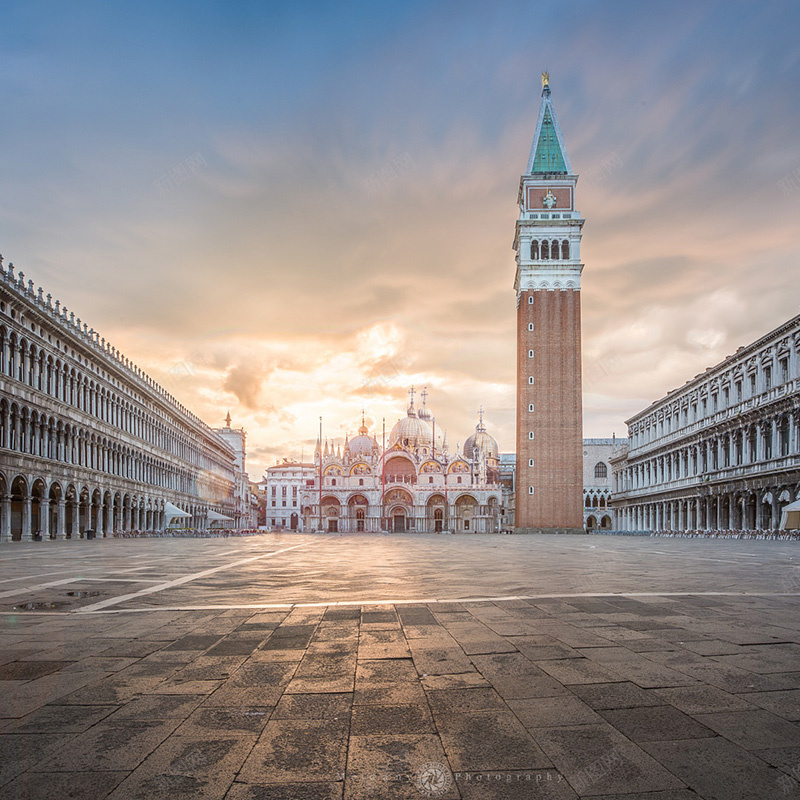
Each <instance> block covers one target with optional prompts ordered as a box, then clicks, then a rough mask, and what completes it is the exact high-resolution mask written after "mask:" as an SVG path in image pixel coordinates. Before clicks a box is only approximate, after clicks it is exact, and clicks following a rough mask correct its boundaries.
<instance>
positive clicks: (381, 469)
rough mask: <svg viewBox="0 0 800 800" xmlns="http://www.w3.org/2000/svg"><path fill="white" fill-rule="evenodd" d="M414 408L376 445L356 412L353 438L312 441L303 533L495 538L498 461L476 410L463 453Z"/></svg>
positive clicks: (428, 413) (425, 407) (423, 411)
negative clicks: (453, 534)
mask: <svg viewBox="0 0 800 800" xmlns="http://www.w3.org/2000/svg"><path fill="white" fill-rule="evenodd" d="M427 394H428V393H427V390H423V392H422V405H421V406H420V408H419V409H417V408H416V406H415V404H414V390H413V387H412V390H411V392H410V395H411V402H410V403H409V405H408V408H407V410H406V415H405V416H404V417H402V418H401V419H399V420H398V421H397V423H396V424H395V425H394V427H393V428H392V429H391V432H390V433H389V435H388V440H387V441H385V442H384V441H383V440H384V437H385V434H384V433H383V432H382V433H381V441H380V442H379V441H378V436H377V434H375V433H374V432H373V433H371V432H370V431H369V429H368V427H367V425H366V424H365V422H364V417H363V414H362V422H361V427H360V428H359V429H358V435H357V436H354V437H353V438H352V439H351V438H350V437H349V436H346V437H345V440H344V445H341V444H340V445H338V446H335V447H334V446H332V445H329V443H328V442H327V441H325V442H323V441H321V440H318V441H317V446H316V450H315V453H314V466H315V470H314V472H315V475H314V478H313V480H307V481H306V482H305V483H306V485H305V486H304V487H303V490H302V491H303V497H302V506H301V507H302V512H303V523H302V524H303V528H304V529H305V530H307V531H309V530H322V531H328V532H359V531H390V532H394V533H404V532H417V533H423V532H448V531H452V532H459V533H462V532H463V533H496V532H498V531H499V530H500V520H501V509H500V503H501V498H502V495H501V486H500V456H499V453H498V448H497V442H496V441H495V439H494V438H493V437H492V436H491V435H490V434H489V433H488V432H487V430H486V426H485V425H484V422H483V410H481V411H480V418H479V421H478V424H477V425H476V427H475V433H473V434H472V435H471V436H470V437H469V438H468V439H467V440H466V442H465V443H464V447H463V451H462V449H461V448H460V447H458V446H457V447H456V451H455V453H452V452H451V451H450V447H449V445H448V443H447V434H446V433H444V432H443V429H442V427H441V426H440V425H437V421H436V418H435V417H434V415H433V413H432V412H431V410H430V408H429V407H428V405H427Z"/></svg>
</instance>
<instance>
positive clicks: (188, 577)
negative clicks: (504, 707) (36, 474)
mask: <svg viewBox="0 0 800 800" xmlns="http://www.w3.org/2000/svg"><path fill="white" fill-rule="evenodd" d="M310 544H319V542H318V541H311V542H304V543H303V544H296V545H294V546H292V547H284V548H283V550H273V551H272V552H270V553H263V554H262V555H260V556H250V558H242V559H240V560H239V561H232V562H231V563H230V564H223V565H222V566H221V567H212V568H211V569H204V570H203V571H202V572H195V573H193V574H192V575H184V576H183V577H182V578H176V579H175V580H173V581H167V582H166V583H160V584H158V585H157V586H148V587H147V588H146V589H140V590H139V591H138V592H132V593H131V594H123V595H119V597H110V598H109V599H108V600H101V601H100V602H99V603H92V605H90V606H84V607H83V608H79V609H75V611H74V612H73V613H75V614H85V613H86V612H89V611H99V610H100V609H102V608H106V607H108V606H114V605H116V604H117V603H124V602H125V601H126V600H133V599H134V598H136V597H142V596H143V595H146V594H153V593H154V592H163V591H164V590H165V589H172V588H174V587H175V586H181V585H182V584H184V583H189V582H190V581H196V580H197V579H198V578H205V577H206V575H213V574H214V573H215V572H222V571H223V570H226V569H233V568H234V567H239V566H241V565H242V564H249V563H250V562H251V561H260V560H261V559H262V558H271V557H272V556H277V555H279V554H280V553H287V552H289V550H297V548H298V547H308V546H309V545H310ZM1 596H2V595H0V597H1Z"/></svg>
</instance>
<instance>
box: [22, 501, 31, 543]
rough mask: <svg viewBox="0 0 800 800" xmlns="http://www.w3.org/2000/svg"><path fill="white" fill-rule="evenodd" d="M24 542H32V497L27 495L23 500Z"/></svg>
mask: <svg viewBox="0 0 800 800" xmlns="http://www.w3.org/2000/svg"><path fill="white" fill-rule="evenodd" d="M21 540H22V541H23V542H32V541H33V534H32V532H31V496H30V495H26V496H25V497H24V498H23V500H22V536H21Z"/></svg>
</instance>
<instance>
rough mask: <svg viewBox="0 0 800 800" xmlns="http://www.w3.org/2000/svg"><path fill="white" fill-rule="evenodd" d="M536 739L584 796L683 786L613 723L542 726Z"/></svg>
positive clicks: (651, 790)
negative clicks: (612, 725) (613, 725)
mask: <svg viewBox="0 0 800 800" xmlns="http://www.w3.org/2000/svg"><path fill="white" fill-rule="evenodd" d="M533 734H534V738H535V739H536V741H537V742H538V743H539V745H541V747H542V749H543V750H544V752H545V753H546V754H547V756H548V757H549V758H550V759H552V761H553V764H554V765H555V767H556V769H558V771H559V772H561V773H562V774H563V775H564V777H565V778H566V779H567V780H568V781H569V783H570V786H572V788H573V789H575V791H577V792H578V794H580V795H595V794H615V793H620V790H621V789H622V788H623V787H624V790H625V791H626V792H629V793H630V792H656V791H662V790H668V789H681V788H683V785H682V784H681V782H680V781H679V780H678V779H677V778H675V776H674V775H672V774H671V773H670V772H668V771H667V770H666V769H664V768H663V767H661V766H660V765H659V764H658V763H657V762H656V761H654V760H653V759H652V758H651V757H650V756H649V755H648V754H647V753H646V752H644V751H643V750H642V749H641V748H640V747H638V746H637V745H635V744H633V743H631V742H630V741H629V740H628V739H627V738H625V737H624V736H623V735H622V734H621V733H619V731H617V730H615V729H614V728H612V727H611V726H610V725H607V724H603V725H576V726H572V727H563V728H540V729H537V730H534V731H533Z"/></svg>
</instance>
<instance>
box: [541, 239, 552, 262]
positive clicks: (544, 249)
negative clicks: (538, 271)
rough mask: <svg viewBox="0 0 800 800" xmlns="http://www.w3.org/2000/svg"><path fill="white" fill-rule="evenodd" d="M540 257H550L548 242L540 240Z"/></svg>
mask: <svg viewBox="0 0 800 800" xmlns="http://www.w3.org/2000/svg"><path fill="white" fill-rule="evenodd" d="M542 258H543V259H545V260H546V259H548V258H550V242H542Z"/></svg>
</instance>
